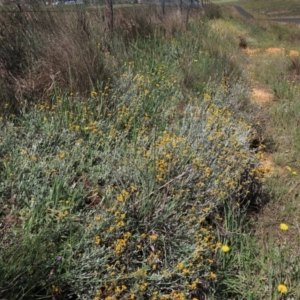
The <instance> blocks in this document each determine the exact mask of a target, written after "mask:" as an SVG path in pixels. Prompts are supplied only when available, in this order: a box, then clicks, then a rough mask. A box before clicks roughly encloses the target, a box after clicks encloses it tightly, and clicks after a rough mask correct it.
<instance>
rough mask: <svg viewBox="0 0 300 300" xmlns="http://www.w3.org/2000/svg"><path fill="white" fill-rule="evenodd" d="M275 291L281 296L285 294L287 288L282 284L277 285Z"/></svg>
mask: <svg viewBox="0 0 300 300" xmlns="http://www.w3.org/2000/svg"><path fill="white" fill-rule="evenodd" d="M277 290H278V292H279V293H281V294H285V293H287V287H286V286H285V285H284V284H279V285H278V287H277Z"/></svg>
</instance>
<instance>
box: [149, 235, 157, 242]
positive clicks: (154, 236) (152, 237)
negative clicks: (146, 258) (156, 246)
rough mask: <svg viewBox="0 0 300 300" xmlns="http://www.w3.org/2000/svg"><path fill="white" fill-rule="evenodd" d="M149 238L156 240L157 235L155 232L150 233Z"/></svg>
mask: <svg viewBox="0 0 300 300" xmlns="http://www.w3.org/2000/svg"><path fill="white" fill-rule="evenodd" d="M149 238H150V240H152V241H155V240H157V235H156V234H151V235H150V236H149Z"/></svg>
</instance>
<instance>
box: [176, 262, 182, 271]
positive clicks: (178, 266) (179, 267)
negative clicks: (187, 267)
mask: <svg viewBox="0 0 300 300" xmlns="http://www.w3.org/2000/svg"><path fill="white" fill-rule="evenodd" d="M177 269H178V270H182V269H183V263H181V262H180V263H178V264H177Z"/></svg>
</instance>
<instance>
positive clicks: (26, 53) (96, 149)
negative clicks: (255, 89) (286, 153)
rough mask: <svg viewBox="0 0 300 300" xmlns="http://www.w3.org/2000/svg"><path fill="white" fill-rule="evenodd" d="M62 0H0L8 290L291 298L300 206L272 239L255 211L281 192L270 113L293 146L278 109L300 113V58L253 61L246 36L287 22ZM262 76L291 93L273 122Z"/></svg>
mask: <svg viewBox="0 0 300 300" xmlns="http://www.w3.org/2000/svg"><path fill="white" fill-rule="evenodd" d="M58 12H59V10H57V9H55V10H51V9H47V10H43V8H40V10H38V11H36V12H27V13H24V12H23V13H21V12H17V11H11V12H7V13H5V14H4V13H2V14H1V15H0V18H1V24H3V25H1V26H2V28H0V37H1V41H2V42H1V44H0V53H1V55H0V74H1V77H0V84H1V87H2V90H3V91H4V92H3V93H2V94H1V95H0V105H1V109H2V110H1V111H2V116H1V119H0V124H1V131H0V145H1V147H0V157H1V161H0V178H1V183H0V207H1V214H0V224H1V231H0V234H1V237H2V239H1V243H0V252H1V253H0V268H1V270H2V272H1V273H0V295H1V298H5V299H41V298H43V299H51V298H52V299H94V300H98V299H106V300H109V299H153V300H154V299H193V300H195V299H267V298H269V299H284V297H285V296H289V297H295V299H297V297H299V289H298V286H297V284H298V283H297V282H298V272H299V271H298V266H299V262H298V256H297V252H296V249H297V247H296V245H295V247H292V248H291V247H288V245H287V241H288V236H287V235H286V234H287V233H289V232H293V230H295V229H294V228H293V225H294V226H296V224H297V222H296V221H295V223H294V224H292V223H291V222H288V221H286V218H284V217H282V219H281V220H276V224H275V225H276V228H277V232H278V236H279V237H280V241H281V242H280V243H278V236H275V235H272V234H270V240H265V239H262V238H260V237H259V236H258V232H259V227H258V226H254V223H253V219H251V218H250V217H249V212H250V211H251V210H252V211H253V210H259V209H260V208H261V207H262V205H263V204H265V202H266V199H268V197H271V196H272V197H273V198H274V199H278V201H279V202H280V201H281V198H280V197H281V195H283V194H280V190H279V188H278V186H279V184H278V182H279V180H282V179H279V178H278V177H276V176H273V177H271V178H269V179H267V181H266V177H265V175H266V173H267V168H265V167H264V166H263V165H262V164H261V159H262V156H263V149H264V148H265V147H267V148H268V147H269V148H270V149H273V151H275V149H276V148H274V146H272V143H265V145H263V144H262V141H263V136H264V135H265V134H267V135H268V138H267V139H266V141H267V142H268V141H269V140H271V137H273V138H274V137H275V135H274V134H275V133H274V132H271V130H270V128H271V127H272V128H280V130H279V131H278V133H276V134H282V135H283V136H286V135H288V136H289V141H290V142H291V144H293V145H295V146H293V147H294V148H293V151H294V156H293V158H294V159H295V160H297V159H298V157H299V156H297V153H298V152H297V151H298V148H297V142H296V141H297V134H298V133H297V130H295V131H291V130H288V129H285V124H286V122H287V121H285V120H286V119H283V118H279V117H275V116H277V115H278V114H283V113H284V115H285V118H289V119H291V118H293V117H294V118H297V104H296V101H295V99H296V98H297V96H298V83H297V80H296V79H297V75H299V74H298V71H299V70H298V69H299V65H300V64H299V62H298V58H295V57H293V58H290V57H287V56H286V55H285V53H284V54H279V56H278V57H280V61H281V63H280V64H278V63H276V64H275V63H272V59H274V60H275V59H276V62H278V61H279V58H278V57H276V58H272V57H271V58H270V61H266V60H265V61H266V63H265V65H261V64H258V61H259V60H258V59H259V57H261V55H264V53H263V51H261V52H258V54H257V62H256V60H255V57H253V61H252V62H251V65H250V66H246V63H247V58H246V54H244V53H243V52H242V51H241V49H240V46H239V45H240V43H241V39H242V40H243V42H244V43H245V45H246V47H249V46H250V45H261V44H262V43H264V44H263V45H265V46H270V45H272V43H275V42H276V43H278V42H279V37H278V32H279V31H280V30H282V31H284V32H285V36H286V37H290V36H292V34H294V31H293V29H292V28H289V27H286V26H285V25H280V26H279V25H273V24H269V25H267V28H266V29H265V30H264V29H263V28H262V27H263V26H264V25H263V24H262V23H260V22H258V23H256V22H255V21H249V22H246V21H245V20H242V19H241V18H239V17H235V16H234V15H233V14H231V13H230V11H228V10H225V9H221V8H219V7H216V6H210V7H207V8H206V9H205V10H192V9H191V8H188V9H186V10H183V11H181V12H180V11H179V12H178V11H177V9H175V8H172V7H166V13H165V15H162V12H161V9H160V8H156V7H147V6H142V5H141V6H138V7H135V8H131V9H128V8H122V9H119V10H117V11H116V12H115V16H114V27H113V32H112V31H111V30H108V29H109V28H110V29H111V27H108V23H107V15H105V13H104V12H103V10H101V9H99V8H97V7H92V8H90V7H89V8H88V9H86V8H84V7H82V8H80V7H79V6H78V7H77V6H76V9H74V10H72V11H71V10H70V11H68V12H66V11H65V10H64V11H63V12H61V13H58ZM227 16H229V17H230V18H228V17H227ZM4 24H5V30H4ZM257 33H259V34H257ZM284 41H285V43H286V46H287V47H288V46H289V45H290V46H291V42H290V40H289V39H288V38H287V39H285V40H284ZM281 42H282V43H283V40H282V39H281ZM288 43H290V44H288ZM268 62H269V63H270V64H268ZM270 65H271V66H272V67H273V68H274V69H272V72H271V74H270V76H267V70H268V69H269V68H270ZM258 68H263V70H264V72H258V71H257V70H258ZM279 68H280V70H284V72H285V73H280V72H279ZM260 70H261V69H260ZM254 76H255V79H256V80H260V81H261V82H262V83H265V84H269V85H270V86H272V87H274V89H275V88H277V89H276V91H277V94H276V96H277V99H278V101H279V99H280V100H282V101H283V100H284V101H287V102H286V105H283V106H282V107H280V106H276V107H275V106H274V108H272V109H271V111H270V115H271V116H273V115H274V117H272V120H273V119H274V123H272V126H270V125H269V124H270V123H269V121H266V119H267V115H266V113H265V112H264V113H261V111H262V110H261V108H260V107H259V105H257V104H255V103H253V101H251V86H252V85H253V82H252V78H253V77H254ZM280 76H281V77H280ZM282 76H283V77H284V79H285V80H282ZM285 76H286V77H285ZM287 78H289V79H287ZM287 80H289V82H287ZM290 82H293V83H292V84H291V83H290ZM279 83H280V88H279V87H278V85H279ZM287 103H288V104H287ZM287 106H288V109H287ZM293 113H294V114H293ZM272 122H273V121H272ZM295 122H296V121H295ZM284 130H286V131H284ZM276 145H277V144H276ZM269 148H268V149H269ZM277 149H279V150H276V151H279V153H278V157H281V156H280V155H282V153H283V150H281V148H280V147H279V146H278V148H277ZM281 159H283V158H281ZM286 163H287V161H284V160H281V164H283V165H285V164H286ZM289 166H290V168H291V169H290V170H291V171H290V173H288V174H286V175H287V177H286V180H285V184H286V187H287V188H288V186H289V185H288V183H289V182H293V188H294V187H295V184H296V182H297V168H298V164H297V162H295V163H294V164H289ZM293 172H294V173H293ZM296 190H297V189H293V191H295V194H293V195H294V197H295V200H296ZM285 191H286V189H285ZM269 205H271V207H277V205H278V204H277V202H276V201H275V200H273V201H270V204H269ZM266 207H267V208H268V205H267V206H266ZM289 207H290V208H291V207H292V206H289ZM277 221H278V222H277ZM261 223H262V224H264V220H263V219H262V220H261ZM280 223H281V227H279V224H280ZM286 223H288V224H286ZM253 228H255V231H254V230H253ZM295 232H296V231H295ZM273 241H274V244H273ZM260 245H263V246H262V247H261V246H260ZM274 245H276V246H274ZM291 249H292V250H291ZM291 251H292V252H291ZM271 262H272V263H271ZM270 265H271V267H272V268H271V269H270Z"/></svg>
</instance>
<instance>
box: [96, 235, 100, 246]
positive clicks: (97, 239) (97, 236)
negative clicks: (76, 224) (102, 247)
mask: <svg viewBox="0 0 300 300" xmlns="http://www.w3.org/2000/svg"><path fill="white" fill-rule="evenodd" d="M100 242H101V238H100V236H99V235H96V236H95V245H99V244H100Z"/></svg>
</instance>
